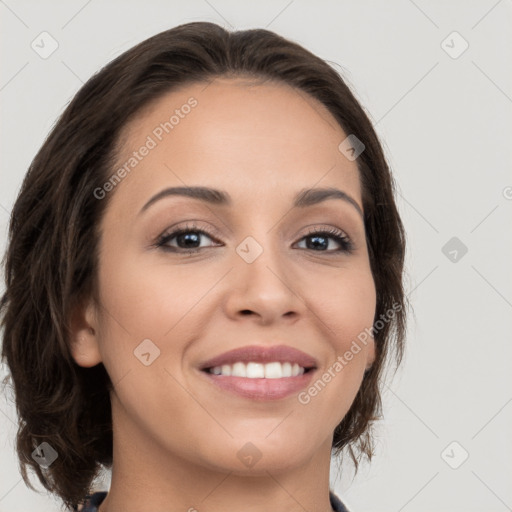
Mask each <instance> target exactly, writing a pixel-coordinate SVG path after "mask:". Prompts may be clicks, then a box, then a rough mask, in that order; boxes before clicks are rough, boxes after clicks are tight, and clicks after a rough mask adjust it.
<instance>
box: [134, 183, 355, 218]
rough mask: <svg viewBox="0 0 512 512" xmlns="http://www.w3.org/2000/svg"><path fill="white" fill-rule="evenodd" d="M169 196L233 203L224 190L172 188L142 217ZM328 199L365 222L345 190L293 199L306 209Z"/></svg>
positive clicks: (307, 192)
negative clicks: (340, 203) (353, 211)
mask: <svg viewBox="0 0 512 512" xmlns="http://www.w3.org/2000/svg"><path fill="white" fill-rule="evenodd" d="M169 196H185V197H190V198H192V199H199V200H200V201H205V202H207V203H210V204H213V205H218V206H232V204H233V201H232V199H231V196H230V195H229V194H228V193H227V192H225V191H222V190H217V189H214V188H209V187H170V188H165V189H164V190H161V191H160V192H158V193H157V194H155V195H154V196H153V197H152V198H151V199H150V200H149V201H148V202H147V203H146V204H145V205H144V206H143V207H142V209H141V210H140V212H139V215H141V214H142V213H143V212H144V211H145V210H147V209H148V208H149V207H150V206H151V205H152V204H154V203H156V202H157V201H159V200H161V199H164V198H165V197H169ZM328 199H340V200H342V201H345V202H346V203H348V204H351V205H352V206H353V207H354V208H355V209H356V210H357V212H358V213H359V215H360V216H361V218H363V220H364V214H363V211H362V210H361V207H360V206H359V204H358V203H357V201H356V200H355V199H354V198H353V197H352V196H350V195H349V194H347V193H346V192H343V190H340V189H337V188H333V187H327V188H308V189H302V190H300V191H299V192H298V193H297V194H296V195H295V196H294V199H293V206H294V207H297V208H306V207H308V206H313V205H316V204H319V203H321V202H323V201H327V200H328Z"/></svg>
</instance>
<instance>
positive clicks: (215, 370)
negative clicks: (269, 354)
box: [203, 361, 315, 379]
mask: <svg viewBox="0 0 512 512" xmlns="http://www.w3.org/2000/svg"><path fill="white" fill-rule="evenodd" d="M314 369H315V368H314V367H303V366H300V365H298V364H297V363H292V362H286V361H285V362H279V361H271V362H268V363H258V362H247V363H246V362H243V361H238V362H236V363H234V364H223V365H221V366H212V367H210V368H205V369H204V370H203V371H205V372H206V373H209V374H213V375H217V376H222V377H242V378H246V379H282V378H290V377H298V376H300V375H303V374H305V373H308V372H310V371H312V370H314Z"/></svg>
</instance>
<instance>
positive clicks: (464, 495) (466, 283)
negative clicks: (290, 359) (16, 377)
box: [0, 0, 512, 512]
mask: <svg viewBox="0 0 512 512" xmlns="http://www.w3.org/2000/svg"><path fill="white" fill-rule="evenodd" d="M190 21H212V22H216V23H219V24H221V25H222V26H224V27H225V28H228V29H246V28H256V27H259V28H267V29H269V30H273V31H275V32H277V33H279V34H281V35H283V36H285V37H287V38H289V39H291V40H294V41H296V42H298V43H300V44H302V45H304V46H305V47H306V48H308V49H309V50H311V51H312V52H313V53H315V54H317V55H318V56H320V57H321V58H323V59H325V60H327V61H329V62H330V63H331V64H332V65H333V66H334V67H335V68H336V69H337V70H338V71H339V72H340V73H341V74H342V76H343V78H344V79H345V80H346V81H347V83H348V85H349V86H350V87H351V88H352V90H353V91H354V93H355V94H356V96H357V98H358V99H359V101H360V102H361V103H362V104H363V106H364V108H365V109H366V111H367V112H368V114H369V116H370V118H371V119H372V121H373V122H374V125H375V127H376V130H377V132H378V135H379V137H380V138H381V141H382V144H383V146H384V148H385V151H386V156H387V158H388V160H389V163H390V166H391V168H392V171H393V173H394V176H395V179H396V181H397V184H398V205H399V208H400V213H401V215H402V218H403V221H404V223H405V227H406V230H407V236H408V251H407V279H406V288H407V294H408V297H409V300H410V301H411V304H412V306H413V308H414V315H413V314H411V315H410V320H409V329H408V339H407V355H406V358H405V361H404V365H403V368H402V370H401V371H400V372H399V373H398V374H397V375H396V377H395V378H394V379H393V380H390V381H389V384H388V385H386V387H385V389H384V415H385V418H384V420H383V421H381V422H380V425H379V427H378V429H377V441H378V442H377V454H376V456H375V457H374V459H373V461H372V463H371V464H363V465H362V466H361V468H360V470H359V472H358V474H357V475H356V476H355V478H353V476H354V475H353V471H352V468H351V466H350V465H349V464H346V465H345V466H343V470H342V472H340V471H339V470H338V466H337V464H336V463H335V462H333V463H332V477H331V485H332V487H333V489H334V490H335V491H336V492H337V493H338V494H339V496H340V497H342V499H343V500H344V501H345V502H346V504H347V506H348V507H349V508H350V510H351V511H352V512H363V511H375V512H381V511H382V512H384V511H386V512H401V511H404V512H427V511H428V512H430V511H432V510H436V511H437V512H442V511H452V512H458V511H460V512H462V511H464V512H468V511H485V512H502V511H505V510H512V486H511V485H510V482H511V476H512V439H511V436H510V432H512V428H511V427H512V386H511V380H512V379H511V373H512V372H511V369H512V357H511V353H512V343H511V334H510V333H511V327H512V326H511V321H510V319H511V313H512V286H511V282H512V280H511V276H512V271H511V262H512V230H511V229H510V228H511V223H510V220H511V212H512V175H511V163H512V149H511V147H512V145H511V144H510V140H511V139H510V137H511V132H512V116H511V112H512V68H511V66H510V62H512V58H511V57H512V36H511V34H512V31H511V22H512V2H511V0H500V1H497V0H481V1H468V0H458V1H446V0H436V1H425V0H415V1H412V0H409V1H408V0H393V1H388V2H378V1H376V0H374V1H370V0H364V1H353V0H352V1H338V2H336V1H311V0H310V1H306V0H291V1H290V0H278V1H273V2H271V1H260V2H240V1H239V2H236V1H234V0H194V1H189V2H185V1H182V2H177V1H169V0H166V1H163V0H162V1H157V0H146V1H145V2H137V1H133V0H129V1H127V0H123V1H121V0H119V1H100V0H89V1H87V0H71V1H67V2H63V1H62V2H57V1H48V0H46V1H39V0H38V1H35V0H32V1H28V0H24V1H21V0H17V1H16V0H3V1H0V26H1V30H0V38H1V46H0V48H1V50H0V51H1V56H2V62H1V75H0V108H1V118H2V123H1V129H2V132H1V151H0V158H1V167H0V172H1V174H0V180H1V182H0V183H1V187H0V230H1V235H0V249H1V252H2V255H3V253H4V251H5V244H6V229H7V223H8V219H9V213H10V211H11V208H12V205H13V203H14V200H15V198H16V194H17V191H18V190H19V187H20V185H21V182H22V179H23V177H24V174H25V172H26V170H27V168H28V166H29V163H30V161H31V160H32V158H33V157H34V155H35V154H36V152H37V150H38V149H39V147H40V146H41V144H42V142H43V140H44V139H45V137H46V136H47V134H48V133H49V131H50V129H51V127H52V126H53V124H54V123H55V121H56V119H57V117H58V116H59V114H60V113H61V112H62V111H63V109H64V108H65V106H66V105H67V104H68V103H69V101H70V100H71V98H72V97H73V95H74V94H75V93H76V92H77V90H78V89H79V88H80V87H81V86H82V84H83V83H84V82H85V81H86V80H87V79H88V78H89V77H90V76H91V75H92V74H93V73H94V72H96V71H97V70H98V69H99V68H100V67H102V66H103V65H104V64H106V63H107V62H109V61H110V60H112V59H113V58H114V57H116V56H117V55H119V54H120V53H122V52H124V51H125V50H127V49H129V48H130V47H132V46H134V45H135V44H136V43H138V42H140V41H142V40H143V39H146V38H147V37H149V36H152V35H154V34H156V33H158V32H161V31H163V30H166V29H168V28H171V27H174V26H177V25H180V24H182V23H187V22H190ZM42 32H47V33H48V34H49V35H50V37H49V36H48V35H42V36H41V33H42ZM41 37H45V38H47V39H46V40H45V41H47V44H45V48H47V49H48V50H49V49H51V44H54V45H55V44H58V47H57V49H56V50H55V51H54V52H53V53H52V54H51V55H49V56H46V58H43V56H42V55H40V51H41V50H39V52H37V51H35V50H34V49H33V46H35V44H34V45H33V41H36V42H37V41H38V40H40V38H41ZM52 40H54V41H56V43H52ZM40 46H41V45H40ZM1 289H2V291H3V290H4V287H3V283H2V288H1ZM4 374H5V367H3V368H2V376H3V375H4ZM12 400H13V398H12V396H3V397H2V400H1V401H0V428H1V436H0V512H22V511H23V512H28V511H34V510H38V511H39V512H55V511H57V510H58V501H57V500H56V499H55V498H53V497H51V496H48V495H46V494H45V493H42V494H37V493H34V492H33V491H31V490H30V489H28V488H27V487H26V486H25V485H24V483H23V481H22V480H21V477H20V474H19V470H18V466H17V459H16V457H15V452H14V435H15V432H16V428H17V418H16V413H15V409H14V405H13V402H12ZM104 476H105V478H104V480H99V481H98V487H97V490H108V485H109V474H108V473H106V474H105V475H104ZM33 482H34V483H36V479H35V477H33ZM36 485H38V484H37V483H36ZM38 488H40V489H41V490H42V487H41V486H40V485H38Z"/></svg>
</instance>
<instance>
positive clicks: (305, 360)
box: [200, 345, 317, 370]
mask: <svg viewBox="0 0 512 512" xmlns="http://www.w3.org/2000/svg"><path fill="white" fill-rule="evenodd" d="M274 361H277V362H279V363H286V362H289V363H292V364H293V363H297V364H298V365H299V366H302V367H303V368H316V367H317V362H316V359H315V358H314V357H312V356H310V355H308V354H306V353H305V352H302V351H301V350H298V349H296V348H293V347H288V346H286V345H277V346H272V347H267V346H265V347H263V346H261V345H249V346H246V347H240V348H235V349H234V350H230V351H228V352H224V353H223V354H220V355H218V356H216V357H213V358H212V359H209V360H208V361H205V362H204V363H202V364H201V366H200V369H201V370H206V369H207V368H213V367H215V366H222V365H224V364H229V365H231V364H234V363H237V362H245V363H248V362H255V363H271V362H274Z"/></svg>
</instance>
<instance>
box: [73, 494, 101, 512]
mask: <svg viewBox="0 0 512 512" xmlns="http://www.w3.org/2000/svg"><path fill="white" fill-rule="evenodd" d="M106 496H107V491H98V492H95V493H93V494H88V495H87V496H85V498H84V502H83V504H82V505H79V507H78V509H77V512H98V507H99V506H100V505H101V503H103V500H104V499H105V497H106Z"/></svg>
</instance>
